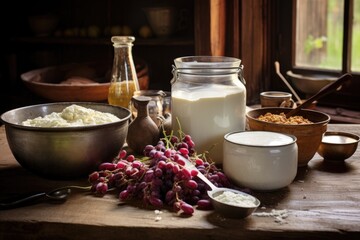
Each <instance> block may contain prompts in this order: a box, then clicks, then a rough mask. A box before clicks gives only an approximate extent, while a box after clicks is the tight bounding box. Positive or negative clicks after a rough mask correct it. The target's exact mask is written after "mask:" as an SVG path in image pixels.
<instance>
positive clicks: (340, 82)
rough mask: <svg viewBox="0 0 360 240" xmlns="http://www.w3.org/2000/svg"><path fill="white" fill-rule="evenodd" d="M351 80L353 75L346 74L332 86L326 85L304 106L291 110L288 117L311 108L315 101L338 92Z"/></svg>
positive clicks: (304, 103)
mask: <svg viewBox="0 0 360 240" xmlns="http://www.w3.org/2000/svg"><path fill="white" fill-rule="evenodd" d="M351 79H352V75H351V74H349V73H345V74H344V75H342V76H341V77H340V78H339V79H338V80H336V81H335V82H333V83H331V84H328V85H326V86H325V87H323V88H322V89H320V91H319V92H317V93H316V94H315V95H313V96H312V97H310V98H308V99H307V100H306V101H305V102H303V103H302V104H300V105H299V106H297V108H295V109H293V110H291V111H290V112H288V113H287V114H286V117H291V116H293V115H295V114H297V113H298V112H299V111H300V110H301V109H303V108H306V107H308V106H310V104H311V103H312V102H314V101H315V100H318V99H319V98H322V97H324V96H325V95H327V94H329V93H331V92H334V91H336V90H337V89H338V88H339V87H340V86H342V85H343V84H344V83H346V82H348V81H350V80H351Z"/></svg>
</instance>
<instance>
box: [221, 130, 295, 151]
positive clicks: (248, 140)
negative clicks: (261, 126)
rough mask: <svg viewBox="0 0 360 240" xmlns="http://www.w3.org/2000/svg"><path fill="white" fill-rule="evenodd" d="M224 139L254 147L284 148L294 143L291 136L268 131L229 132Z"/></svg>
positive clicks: (293, 138) (293, 137)
mask: <svg viewBox="0 0 360 240" xmlns="http://www.w3.org/2000/svg"><path fill="white" fill-rule="evenodd" d="M224 138H225V140H226V141H229V142H231V143H234V144H239V145H246V146H254V147H274V146H284V145H289V144H292V143H294V142H296V137H295V136H293V135H289V134H284V133H277V132H270V131H242V132H231V133H228V134H226V135H225V137H224Z"/></svg>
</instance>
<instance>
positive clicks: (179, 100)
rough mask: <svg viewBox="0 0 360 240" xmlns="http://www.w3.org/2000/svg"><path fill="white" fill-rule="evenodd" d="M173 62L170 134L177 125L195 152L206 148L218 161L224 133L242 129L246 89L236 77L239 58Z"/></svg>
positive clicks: (237, 76) (187, 59)
mask: <svg viewBox="0 0 360 240" xmlns="http://www.w3.org/2000/svg"><path fill="white" fill-rule="evenodd" d="M177 61H178V62H177ZM179 61H180V62H179ZM175 65H176V69H175V71H174V72H173V73H174V79H173V83H172V91H171V113H172V128H173V130H174V134H176V133H177V130H178V129H179V127H180V126H181V130H182V131H183V132H184V133H185V134H189V135H190V136H191V137H192V139H193V141H194V142H195V144H196V145H195V149H196V151H197V153H198V154H200V153H203V152H204V151H209V153H210V155H209V156H210V158H211V159H212V160H213V161H214V162H215V163H218V164H221V163H222V156H223V146H222V145H223V141H224V135H225V134H226V133H228V132H232V131H242V130H245V122H246V118H245V111H246V89H245V86H244V84H243V83H242V82H241V81H240V80H239V76H240V75H239V71H240V70H241V69H240V60H239V59H236V58H228V57H212V56H209V57H206V56H205V57H204V56H201V57H185V58H179V59H175ZM240 77H241V76H240ZM177 120H178V121H177ZM178 123H180V126H179V124H178Z"/></svg>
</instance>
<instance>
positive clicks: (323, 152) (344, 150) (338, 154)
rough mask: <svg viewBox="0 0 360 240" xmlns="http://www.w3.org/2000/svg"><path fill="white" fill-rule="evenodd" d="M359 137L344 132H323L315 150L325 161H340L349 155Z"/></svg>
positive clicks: (352, 152) (355, 147) (355, 146)
mask: <svg viewBox="0 0 360 240" xmlns="http://www.w3.org/2000/svg"><path fill="white" fill-rule="evenodd" d="M359 140H360V137H359V136H358V135H356V134H352V133H346V132H330V131H328V132H325V134H324V136H323V138H322V141H321V143H320V146H319V148H318V150H317V152H318V153H319V155H320V156H322V157H323V158H324V160H326V161H337V162H342V161H344V160H345V159H348V158H349V157H351V156H352V155H353V154H354V152H355V151H356V149H357V147H358V143H359Z"/></svg>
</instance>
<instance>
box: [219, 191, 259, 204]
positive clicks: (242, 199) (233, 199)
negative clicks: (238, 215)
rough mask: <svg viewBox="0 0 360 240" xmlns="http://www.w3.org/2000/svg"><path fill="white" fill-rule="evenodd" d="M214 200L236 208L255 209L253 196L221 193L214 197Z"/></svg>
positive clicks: (228, 192)
mask: <svg viewBox="0 0 360 240" xmlns="http://www.w3.org/2000/svg"><path fill="white" fill-rule="evenodd" d="M214 199H215V200H217V201H219V202H222V203H225V204H229V205H233V206H237V207H256V199H255V198H254V197H253V196H250V195H247V194H240V193H234V192H231V191H224V192H223V193H221V194H219V195H218V196H216V197H214Z"/></svg>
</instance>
